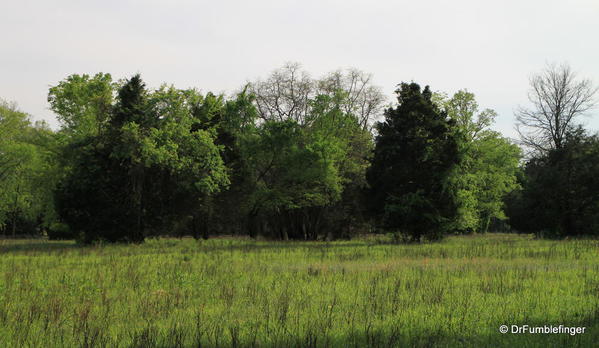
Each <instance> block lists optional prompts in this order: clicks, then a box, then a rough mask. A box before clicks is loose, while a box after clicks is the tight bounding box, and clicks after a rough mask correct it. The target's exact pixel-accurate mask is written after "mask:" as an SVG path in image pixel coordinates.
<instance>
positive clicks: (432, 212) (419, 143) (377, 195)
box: [368, 83, 459, 240]
mask: <svg viewBox="0 0 599 348" xmlns="http://www.w3.org/2000/svg"><path fill="white" fill-rule="evenodd" d="M396 93H397V95H398V98H397V99H398V106H397V107H396V108H390V109H388V110H387V111H386V112H385V121H384V122H381V123H379V124H378V125H377V131H378V135H377V137H376V148H375V151H374V158H373V160H372V167H371V169H370V170H369V172H368V180H369V182H370V186H371V194H370V197H369V198H370V200H371V202H372V203H371V206H372V209H373V212H374V213H375V214H376V215H375V216H376V219H377V220H379V221H380V222H381V225H382V226H383V227H384V228H385V229H388V230H399V231H401V232H402V233H405V234H408V235H410V236H411V237H412V239H413V240H420V238H421V237H422V236H425V237H426V238H430V239H438V238H441V237H442V235H443V234H444V233H445V232H447V231H448V229H449V227H450V225H451V223H452V222H453V221H454V219H455V217H456V203H457V202H456V198H455V192H453V191H452V187H453V186H452V185H449V179H450V177H451V175H452V172H453V170H454V169H455V167H456V165H457V164H458V163H459V152H458V150H459V149H458V138H457V135H456V133H455V132H454V130H453V127H454V124H455V122H454V121H453V120H451V119H449V118H448V117H447V114H446V113H445V112H444V111H443V110H440V109H439V108H438V107H437V106H436V105H435V103H433V101H432V93H431V92H430V90H429V88H428V87H426V88H425V89H424V90H423V91H421V89H420V86H418V85H417V84H415V83H411V84H407V83H403V84H401V87H400V89H398V90H397V91H396Z"/></svg>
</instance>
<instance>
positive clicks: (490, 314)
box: [0, 234, 599, 347]
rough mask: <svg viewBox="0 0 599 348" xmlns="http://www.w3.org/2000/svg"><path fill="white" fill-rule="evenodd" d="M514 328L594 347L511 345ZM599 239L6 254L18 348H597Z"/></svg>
mask: <svg viewBox="0 0 599 348" xmlns="http://www.w3.org/2000/svg"><path fill="white" fill-rule="evenodd" d="M502 324H507V325H511V324H528V325H531V326H538V325H560V324H563V325H566V326H584V327H586V329H585V333H584V334H577V335H574V336H571V335H568V334H563V333H562V334H519V335H518V334H511V333H507V334H501V333H499V330H498V329H499V326H500V325H502ZM597 342H599V241H596V240H566V241H548V240H535V239H533V238H532V237H530V236H517V235H505V234H489V235H485V236H466V237H451V238H447V239H446V240H444V241H443V242H439V243H433V244H422V245H393V244H385V243H382V242H381V241H379V240H376V239H365V240H357V241H346V242H330V243H326V242H267V241H253V240H244V239H213V240H208V241H195V240H193V239H181V240H179V239H159V240H149V241H147V242H146V243H145V244H142V245H99V246H92V247H81V246H77V245H76V244H75V243H74V242H49V241H43V240H19V241H10V240H4V241H0V346H2V347H28V346H31V347H38V346H39V347H72V346H73V347H75V346H82V347H177V346H181V347H199V346H201V347H217V346H221V347H228V346H240V347H246V346H248V347H249V346H257V347H352V346H356V347H362V346H370V347H390V346H398V347H410V346H417V347H421V346H422V347H436V346H449V347H453V346H472V347H501V346H506V347H515V346H519V347H528V346H530V347H534V346H538V347H553V346H568V347H576V346H581V347H590V346H596V345H597V344H598V343H597Z"/></svg>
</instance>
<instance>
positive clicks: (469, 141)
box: [436, 90, 520, 232]
mask: <svg viewBox="0 0 599 348" xmlns="http://www.w3.org/2000/svg"><path fill="white" fill-rule="evenodd" d="M436 99H437V103H438V104H439V105H440V106H441V107H443V108H444V109H445V110H446V111H447V113H448V115H449V117H451V118H452V119H453V120H455V121H456V127H455V131H456V132H457V135H458V139H459V151H460V156H461V162H460V165H459V166H458V167H457V169H456V171H455V172H454V175H453V176H452V180H451V182H452V183H453V185H454V186H455V189H456V190H457V198H458V218H457V219H456V221H455V223H456V224H455V229H456V230H458V231H463V232H471V231H477V232H486V231H487V230H488V228H489V226H490V224H491V222H492V221H494V220H505V219H506V216H505V214H504V211H503V206H504V198H505V196H506V195H507V194H508V193H509V192H511V191H512V190H515V189H517V188H518V184H517V178H516V174H517V172H518V164H519V160H520V149H519V147H518V146H517V145H515V144H512V143H511V142H510V141H509V140H508V139H507V138H504V137H502V136H501V135H500V134H499V133H498V132H494V131H492V130H491V129H490V128H489V127H490V126H491V125H492V123H493V121H494V118H495V116H496V113H495V111H493V110H491V109H484V110H479V107H478V103H477V102H476V98H475V96H474V94H472V93H470V92H468V91H466V90H461V91H458V92H456V93H455V94H454V95H453V96H452V97H451V98H446V97H443V96H439V95H437V96H436Z"/></svg>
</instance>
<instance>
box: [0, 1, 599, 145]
mask: <svg viewBox="0 0 599 348" xmlns="http://www.w3.org/2000/svg"><path fill="white" fill-rule="evenodd" d="M598 18H599V1H597V0H570V1H563V0H560V1H554V0H517V1H513V0H503V1H481V0H454V1H442V0H428V1H414V0H412V1H403V0H393V1H387V0H385V1H377V0H370V1H354V0H339V1H337V0H318V1H311V0H303V1H289V0H253V1H232V0H218V1H214V0H213V1H203V0H196V1H191V0H190V1H186V0H170V1H166V0H164V1H155V0H145V1H141V0H140V1H132V0H118V1H113V0H102V1H95V0H88V1H80V0H77V1H75V0H53V1H47V0H41V1H31V0H19V1H9V0H0V98H2V99H4V100H8V101H14V102H16V103H17V104H18V105H19V108H20V109H21V110H23V111H25V112H28V113H30V114H31V115H32V117H33V118H34V119H35V120H39V119H44V120H46V121H48V122H49V123H50V124H51V125H52V126H53V127H58V123H57V121H56V119H55V116H54V115H53V113H52V111H50V110H49V109H48V103H47V100H46V99H47V93H48V88H49V87H50V86H52V85H56V84H57V83H58V82H59V81H61V80H62V79H64V78H66V77H67V76H68V75H70V74H75V73H77V74H84V73H86V74H95V73H97V72H107V73H110V74H112V76H113V78H115V79H120V78H126V77H130V76H131V75H133V74H135V73H140V74H141V75H142V78H143V79H144V80H145V81H146V83H147V85H148V86H150V87H158V86H159V85H160V84H162V83H168V84H174V85H175V86H176V87H178V88H188V87H196V88H198V89H200V90H202V91H204V92H207V91H213V92H217V93H219V92H222V93H232V92H234V91H236V90H238V89H239V88H240V87H241V86H242V85H243V84H244V83H245V82H247V81H250V80H255V79H257V78H265V77H267V76H268V75H269V74H270V72H272V71H273V70H275V69H276V68H279V67H281V66H282V65H283V64H285V63H286V62H299V63H301V64H302V66H303V68H304V69H305V70H307V71H308V72H310V73H311V75H312V76H313V77H319V76H321V75H323V74H325V73H327V72H330V71H333V70H337V69H344V68H350V67H353V68H358V69H360V70H363V71H365V72H368V73H372V74H373V81H374V84H375V85H377V86H380V87H381V88H382V89H383V91H384V92H385V94H387V95H388V96H389V101H390V102H391V101H392V100H393V91H394V90H395V88H396V86H397V84H399V83H400V82H402V81H414V82H417V83H419V84H421V85H430V86H431V89H432V90H434V91H444V92H446V93H450V94H451V93H454V92H456V91H457V90H459V89H464V88H466V89H468V90H469V91H470V92H473V93H474V94H475V95H476V97H477V100H478V102H479V105H480V106H481V107H482V108H491V109H494V110H496V111H497V112H498V114H499V116H498V118H497V120H496V123H495V125H494V126H493V128H494V129H496V130H498V131H501V132H502V133H503V134H505V135H506V136H509V137H515V136H516V132H515V130H514V122H515V121H514V110H515V109H516V108H517V107H518V106H519V105H522V106H526V105H528V104H527V103H528V101H527V90H528V80H529V78H530V76H531V74H533V73H535V72H539V71H541V70H542V69H543V68H544V67H545V65H546V64H548V63H561V62H567V63H569V64H570V65H571V66H572V68H573V69H574V70H575V71H576V72H577V73H578V75H579V76H580V77H584V78H589V79H591V80H593V81H594V82H595V83H596V84H599V40H598V39H597V36H598V34H599V20H597V19H598ZM594 114H595V115H597V116H599V109H598V110H595V111H594ZM585 122H586V124H587V126H588V127H589V128H591V129H592V130H595V131H597V130H599V117H592V115H591V116H589V117H587V118H585Z"/></svg>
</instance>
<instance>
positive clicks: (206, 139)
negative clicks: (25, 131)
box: [58, 75, 229, 242]
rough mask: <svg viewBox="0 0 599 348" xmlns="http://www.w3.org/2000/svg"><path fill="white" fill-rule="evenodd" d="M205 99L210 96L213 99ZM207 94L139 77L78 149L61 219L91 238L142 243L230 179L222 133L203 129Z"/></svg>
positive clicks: (122, 91)
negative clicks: (154, 86)
mask: <svg viewBox="0 0 599 348" xmlns="http://www.w3.org/2000/svg"><path fill="white" fill-rule="evenodd" d="M206 100H211V99H210V98H206ZM203 102H204V98H203V97H202V96H201V95H199V94H198V93H197V92H195V91H193V90H185V91H181V90H176V89H175V88H172V87H166V86H163V87H162V88H161V89H159V90H158V91H155V92H153V93H149V92H148V91H147V90H146V89H145V86H144V84H143V82H142V81H141V78H140V77H139V76H138V75H136V76H134V77H132V78H131V79H130V80H128V81H127V82H126V83H125V84H124V85H123V86H122V87H121V88H120V90H119V91H118V97H117V102H116V104H115V105H114V106H113V108H112V112H111V113H110V116H109V119H108V120H107V122H106V126H105V127H104V128H102V129H101V131H100V133H99V134H98V135H96V136H89V137H87V139H86V140H85V142H83V143H82V144H81V146H80V147H79V150H78V151H77V158H76V161H75V164H74V166H73V170H72V172H71V173H70V176H69V177H68V178H67V179H65V181H64V185H62V187H61V190H59V193H58V198H59V202H60V207H61V213H62V218H63V219H64V220H65V221H66V222H67V223H68V224H69V225H70V227H71V228H72V230H73V231H74V232H75V233H83V235H84V237H85V241H87V242H90V241H93V240H98V239H104V240H109V241H134V242H138V241H142V240H143V239H144V237H145V236H146V235H150V234H157V233H161V231H162V230H163V229H167V230H168V229H169V228H171V227H172V223H173V221H174V220H176V219H178V218H181V217H182V216H186V215H193V214H195V210H196V209H197V207H198V204H199V203H198V202H199V201H200V200H201V199H203V197H205V196H207V195H211V194H213V193H216V192H218V191H219V190H220V189H221V188H222V187H226V186H227V185H228V183H229V180H228V176H227V173H226V168H225V166H224V164H223V161H222V159H221V157H220V149H219V147H218V146H217V145H215V143H214V139H215V132H214V131H213V130H211V129H208V130H205V129H199V128H198V127H196V124H197V123H198V122H201V120H199V119H198V118H196V116H195V115H194V110H195V109H197V108H198V107H200V106H202V103H203Z"/></svg>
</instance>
